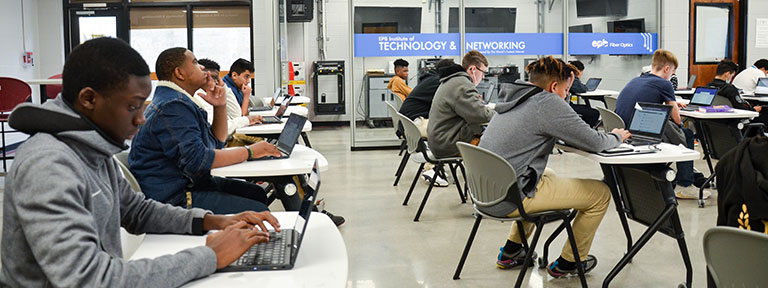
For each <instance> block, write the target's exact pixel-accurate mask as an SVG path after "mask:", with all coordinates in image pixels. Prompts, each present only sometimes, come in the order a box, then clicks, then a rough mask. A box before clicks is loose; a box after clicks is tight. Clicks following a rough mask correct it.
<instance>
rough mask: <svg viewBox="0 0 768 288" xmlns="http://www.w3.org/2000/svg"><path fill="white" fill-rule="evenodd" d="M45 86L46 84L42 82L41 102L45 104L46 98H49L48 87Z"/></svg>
mask: <svg viewBox="0 0 768 288" xmlns="http://www.w3.org/2000/svg"><path fill="white" fill-rule="evenodd" d="M45 86H46V85H44V84H40V104H43V103H45V100H48V93H46V92H47V88H46V87H45Z"/></svg>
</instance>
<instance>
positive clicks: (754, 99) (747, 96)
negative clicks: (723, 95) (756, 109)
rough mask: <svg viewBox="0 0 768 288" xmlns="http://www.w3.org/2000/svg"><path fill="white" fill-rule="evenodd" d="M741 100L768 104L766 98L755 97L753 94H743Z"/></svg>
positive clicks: (767, 97)
mask: <svg viewBox="0 0 768 288" xmlns="http://www.w3.org/2000/svg"><path fill="white" fill-rule="evenodd" d="M741 99H744V100H749V101H757V102H763V103H768V96H756V95H755V94H744V95H741Z"/></svg>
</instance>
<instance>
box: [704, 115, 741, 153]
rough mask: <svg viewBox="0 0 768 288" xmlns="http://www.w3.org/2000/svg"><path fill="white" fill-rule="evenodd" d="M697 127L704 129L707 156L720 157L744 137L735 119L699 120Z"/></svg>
mask: <svg viewBox="0 0 768 288" xmlns="http://www.w3.org/2000/svg"><path fill="white" fill-rule="evenodd" d="M699 127H701V129H702V130H704V131H703V132H704V133H702V134H703V136H704V140H705V141H707V147H709V156H710V157H712V159H720V157H723V156H724V155H725V153H727V152H728V151H731V149H733V148H734V147H736V145H739V142H741V140H743V139H744V137H743V136H742V135H741V131H739V129H738V128H737V127H738V122H737V121H729V122H714V121H701V122H700V125H699Z"/></svg>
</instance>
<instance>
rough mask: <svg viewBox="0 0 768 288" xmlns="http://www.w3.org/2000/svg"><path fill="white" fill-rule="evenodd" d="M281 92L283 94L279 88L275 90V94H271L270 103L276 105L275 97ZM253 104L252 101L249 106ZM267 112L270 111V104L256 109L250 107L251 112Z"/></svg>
mask: <svg viewBox="0 0 768 288" xmlns="http://www.w3.org/2000/svg"><path fill="white" fill-rule="evenodd" d="M281 92H283V90H282V89H280V88H277V90H275V93H274V94H272V102H273V103H277V97H279V96H280V93H281ZM253 104H254V101H251V105H253ZM269 110H272V104H267V105H266V106H258V107H254V106H251V111H253V112H257V111H269Z"/></svg>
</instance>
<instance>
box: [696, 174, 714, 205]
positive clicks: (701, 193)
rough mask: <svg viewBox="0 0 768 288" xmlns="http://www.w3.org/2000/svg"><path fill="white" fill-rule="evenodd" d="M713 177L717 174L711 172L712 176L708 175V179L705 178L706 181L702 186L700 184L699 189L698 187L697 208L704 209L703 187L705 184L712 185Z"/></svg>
mask: <svg viewBox="0 0 768 288" xmlns="http://www.w3.org/2000/svg"><path fill="white" fill-rule="evenodd" d="M715 175H717V172H715V171H713V172H712V175H709V178H707V181H704V184H701V187H699V208H704V186H707V183H713V181H714V180H715Z"/></svg>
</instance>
